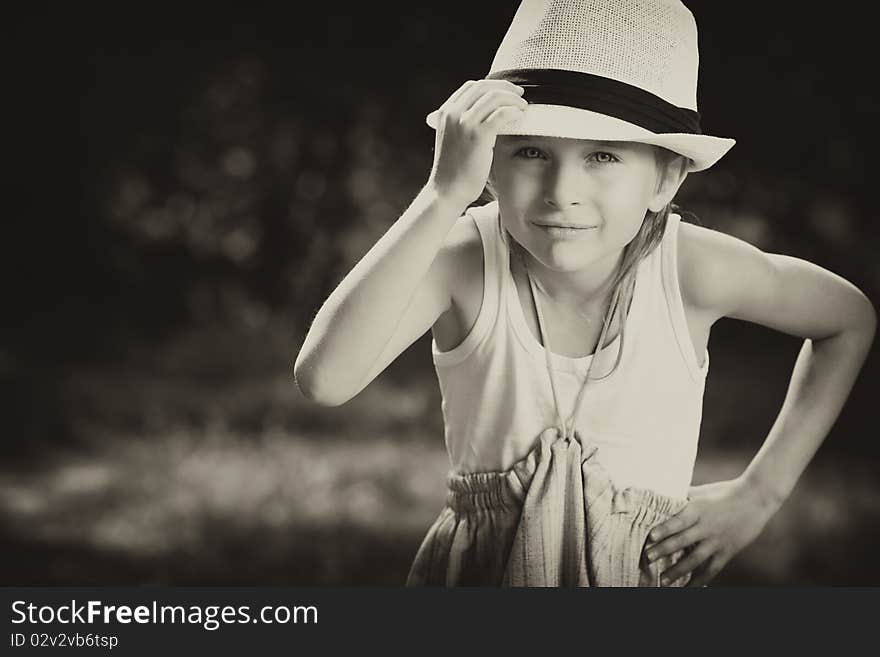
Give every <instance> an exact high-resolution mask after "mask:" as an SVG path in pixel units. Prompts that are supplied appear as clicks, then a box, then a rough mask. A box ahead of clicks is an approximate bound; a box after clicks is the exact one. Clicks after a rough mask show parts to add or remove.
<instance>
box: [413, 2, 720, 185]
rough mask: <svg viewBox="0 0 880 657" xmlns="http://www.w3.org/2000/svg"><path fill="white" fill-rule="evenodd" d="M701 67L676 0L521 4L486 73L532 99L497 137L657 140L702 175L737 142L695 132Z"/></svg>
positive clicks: (692, 32) (691, 25) (687, 15)
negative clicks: (688, 159)
mask: <svg viewBox="0 0 880 657" xmlns="http://www.w3.org/2000/svg"><path fill="white" fill-rule="evenodd" d="M698 63H699V56H698V52H697V25H696V22H695V21H694V17H693V15H692V14H691V12H690V11H689V10H688V9H687V7H685V6H684V5H683V4H682V3H681V2H680V1H679V0H522V3H521V4H520V6H519V8H518V9H517V12H516V15H515V16H514V18H513V21H512V23H511V25H510V27H509V28H508V30H507V33H506V34H505V36H504V39H503V40H502V42H501V46H500V47H499V48H498V51H497V53H496V55H495V59H494V60H493V61H492V67H491V69H490V71H489V74H488V75H487V76H486V77H487V78H489V79H503V80H509V81H510V82H513V83H514V84H517V85H519V86H521V87H523V88H524V89H525V93H524V94H523V97H524V98H525V99H526V100H527V101H528V102H529V106H528V107H527V108H526V110H525V112H524V113H523V115H522V117H521V118H519V119H516V120H514V121H511V122H510V123H508V124H507V125H506V126H504V127H503V128H502V129H501V130H500V131H499V133H498V134H502V135H536V136H546V137H571V138H575V139H594V140H606V141H635V142H641V143H646V144H654V145H657V146H662V147H664V148H667V149H669V150H671V151H674V152H676V153H680V154H681V155H684V156H686V157H688V158H690V159H691V165H690V170H691V171H701V170H703V169H707V168H709V167H710V166H712V165H713V164H715V162H717V161H718V160H719V159H720V158H721V157H722V156H723V155H724V154H725V153H726V152H727V151H728V150H730V148H731V147H732V146H733V145H734V144H735V143H736V142H735V141H734V140H733V139H726V138H723V137H713V136H710V135H704V134H702V133H701V130H700V115H699V113H698V111H697V70H698ZM438 116H439V110H437V111H434V112H432V113H431V114H429V115H428V116H427V119H426V120H427V123H428V125H429V126H431V127H432V128H434V129H436V128H437V119H438Z"/></svg>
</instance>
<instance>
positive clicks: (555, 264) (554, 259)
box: [530, 243, 599, 273]
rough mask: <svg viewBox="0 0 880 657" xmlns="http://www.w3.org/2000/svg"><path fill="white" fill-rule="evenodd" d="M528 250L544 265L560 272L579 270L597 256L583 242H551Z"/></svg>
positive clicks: (597, 256) (597, 255)
mask: <svg viewBox="0 0 880 657" xmlns="http://www.w3.org/2000/svg"><path fill="white" fill-rule="evenodd" d="M530 252H531V254H532V256H533V257H534V258H536V259H538V260H540V261H541V263H542V264H543V265H544V266H545V267H547V268H549V269H552V270H553V271H558V272H560V273H564V272H575V271H579V270H581V269H583V268H584V267H587V266H588V265H589V264H590V263H592V262H594V261H595V260H597V259H598V258H599V254H597V253H593V249H590V248H589V247H586V246H585V245H583V244H567V243H558V244H551V245H546V246H544V248H540V249H535V250H532V249H530Z"/></svg>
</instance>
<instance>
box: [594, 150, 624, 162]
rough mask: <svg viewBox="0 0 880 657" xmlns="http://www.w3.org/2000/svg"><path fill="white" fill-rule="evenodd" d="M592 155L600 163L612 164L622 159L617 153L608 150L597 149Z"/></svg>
mask: <svg viewBox="0 0 880 657" xmlns="http://www.w3.org/2000/svg"><path fill="white" fill-rule="evenodd" d="M590 157H591V158H592V159H593V161H595V162H598V163H599V164H612V163H614V162H619V161H620V159H619V158H618V157H617V156H616V155H614V154H613V153H609V152H608V151H596V152H595V153H593V154H592V155H591V156H590Z"/></svg>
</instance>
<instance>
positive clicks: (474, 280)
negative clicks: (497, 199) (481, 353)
mask: <svg viewBox="0 0 880 657" xmlns="http://www.w3.org/2000/svg"><path fill="white" fill-rule="evenodd" d="M439 257H441V258H442V259H443V261H444V262H443V267H444V269H445V270H446V271H447V272H448V276H449V278H448V280H449V286H450V296H451V301H452V303H451V305H450V308H449V310H448V311H447V312H445V313H443V314H442V315H441V316H440V317H439V318H438V319H437V321H436V322H435V324H434V327H433V331H434V339H435V340H436V341H437V346H438V347H439V348H440V349H441V350H442V351H448V350H450V349H453V348H454V347H456V346H457V345H458V344H459V343H460V342H461V341H462V340H464V338H465V336H466V335H467V334H468V332H469V331H470V329H471V327H473V325H474V323H475V322H476V320H477V316H478V315H479V312H480V305H481V304H482V299H483V242H482V238H481V237H480V231H479V229H477V226H476V224H475V223H474V220H473V218H472V217H471V216H470V215H467V214H466V215H463V216H462V217H461V218H459V219H458V221H457V222H456V223H455V226H453V228H452V230H451V231H450V232H449V235H448V236H447V238H446V242H445V243H444V246H443V249H442V250H441V252H440V256H439Z"/></svg>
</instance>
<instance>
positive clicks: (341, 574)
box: [0, 0, 880, 588]
mask: <svg viewBox="0 0 880 657" xmlns="http://www.w3.org/2000/svg"><path fill="white" fill-rule="evenodd" d="M279 11H280V10H279ZM854 12H855V13H854ZM46 21H47V17H45V16H41V15H39V13H38V12H37V11H31V12H29V13H28V12H25V14H24V15H23V16H22V17H20V18H17V19H15V20H14V21H12V22H11V25H10V27H8V28H7V29H8V31H10V32H13V33H14V35H13V39H12V40H11V45H12V47H13V49H14V52H15V53H16V55H17V56H18V57H19V58H20V60H21V62H20V66H19V68H20V70H19V73H18V75H17V77H16V79H19V78H20V80H21V87H20V89H19V90H18V91H17V92H16V93H17V95H16V99H17V100H16V102H19V101H20V102H21V105H22V107H23V108H24V111H25V113H27V114H28V117H26V119H25V124H22V126H21V128H20V132H19V136H21V135H24V136H25V140H26V142H27V144H26V153H27V155H25V156H23V158H24V159H22V160H20V161H19V164H20V166H19V169H20V170H21V171H22V172H24V173H25V177H26V178H27V180H26V181H25V183H24V185H25V186H24V187H23V188H21V189H20V190H19V191H18V192H16V194H18V195H19V196H20V198H21V199H22V201H23V202H25V209H24V210H23V211H21V212H18V211H16V212H14V215H15V216H14V217H12V218H11V220H10V224H13V226H12V227H11V228H10V229H9V231H8V233H7V234H8V236H9V237H10V241H9V243H7V245H6V246H7V248H6V251H7V261H6V263H5V264H6V267H7V270H8V272H9V273H8V274H7V276H6V277H5V278H6V284H7V287H8V290H9V291H8V292H7V293H6V295H5V296H6V298H7V311H6V312H5V313H4V321H3V322H2V342H0V385H2V387H3V395H2V397H3V404H2V408H3V410H2V416H0V417H2V420H3V424H2V428H3V432H4V435H5V436H6V440H4V441H3V443H2V450H3V454H2V458H0V518H2V523H0V533H2V542H0V544H2V554H3V557H4V558H3V559H2V564H3V566H2V568H3V572H2V575H0V579H2V580H3V582H4V583H5V584H6V585H8V586H19V585H21V586H73V585H123V586H139V585H162V586H202V585H205V586H219V585H235V586H238V585H253V586H275V585H278V586H322V587H333V586H367V585H369V586H383V587H427V586H435V587H436V586H441V587H443V586H445V587H467V586H482V587H597V586H598V587H686V588H697V587H710V588H714V587H728V586H735V587H757V586H774V587H784V586H877V585H880V565H878V562H877V559H876V557H875V555H876V554H877V553H878V550H880V539H878V537H877V532H876V528H877V527H878V525H880V443H878V440H877V435H878V431H877V421H876V418H875V417H874V415H873V410H876V406H877V399H878V390H880V368H878V353H877V347H876V340H875V332H876V325H877V310H876V309H877V306H878V300H880V259H878V253H880V223H878V221H877V220H876V218H875V214H876V210H875V206H876V202H875V201H876V187H877V183H876V181H875V179H874V176H875V172H876V170H877V164H876V158H875V155H876V152H877V146H878V143H877V141H878V140H877V137H876V135H875V132H876V131H875V126H874V123H875V121H876V119H877V117H878V110H880V96H878V93H877V91H876V86H875V84H874V83H873V82H872V81H871V80H873V75H874V74H873V68H872V62H873V61H874V59H875V57H876V56H875V54H874V53H873V49H872V46H873V42H874V40H875V36H874V34H873V23H871V22H870V21H868V20H867V15H866V14H865V15H863V16H859V10H853V11H846V12H843V11H839V10H837V9H834V8H831V9H829V10H827V11H823V12H818V11H812V10H809V9H808V8H806V7H805V6H801V5H799V4H791V3H757V2H755V3H752V2H746V3H736V4H735V5H733V4H730V3H718V2H706V1H699V0H685V1H684V2H682V1H680V0H602V1H599V0H521V1H520V0H507V1H501V0H491V1H487V2H461V1H459V0H450V1H449V2H444V3H439V4H438V3H422V2H407V3H402V4H401V3H398V4H383V3H379V4H376V3H350V4H347V5H344V6H339V5H333V6H330V5H326V4H320V3H319V4H317V5H312V4H305V5H302V6H301V7H297V8H295V9H291V8H290V7H288V8H286V10H285V12H284V14H283V15H282V14H281V13H273V11H272V10H268V9H262V10H258V9H256V8H251V7H247V8H245V7H239V8H237V9H235V10H228V11H227V10H224V9H220V8H218V7H217V6H203V7H197V6H190V7H177V8H176V9H175V11H174V12H171V13H168V12H166V11H160V10H150V9H148V8H146V7H140V8H136V7H127V8H117V9H114V10H111V11H109V12H106V13H100V14H97V13H96V14H95V15H90V14H88V13H86V12H84V11H80V10H75V9H65V10H63V11H62V14H59V15H57V16H54V17H53V18H52V20H51V23H52V26H51V27H48V28H46V29H47V30H48V32H47V34H48V35H50V36H51V38H49V36H46V37H45V38H42V37H41V38H39V39H35V35H39V34H42V32H41V30H42V29H43V26H45V23H46ZM13 131H15V132H17V131H18V128H17V127H14V129H13ZM56 132H60V133H63V134H64V140H65V145H64V146H62V145H61V143H60V142H59V141H57V140H56V139H55V138H54V137H53V138H50V137H49V135H54V134H55V133H56ZM71 139H72V141H73V145H72V148H70V149H68V148H67V144H66V142H68V141H70V140H71ZM63 153H64V154H66V156H65V159H67V157H70V156H72V157H71V159H72V164H71V168H70V169H65V171H64V172H63V177H64V179H65V180H66V184H65V185H64V188H63V189H64V190H65V191H62V187H60V186H56V185H54V184H53V183H51V182H50V181H49V171H50V170H51V171H55V170H57V169H62V168H64V167H62V166H60V165H59V164H58V162H59V160H60V156H61V154H63ZM67 187H72V193H67V191H66V189H67ZM44 206H46V207H51V208H52V209H51V210H48V209H47V210H43V209H39V210H38V209H37V208H42V207H44Z"/></svg>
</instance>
